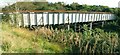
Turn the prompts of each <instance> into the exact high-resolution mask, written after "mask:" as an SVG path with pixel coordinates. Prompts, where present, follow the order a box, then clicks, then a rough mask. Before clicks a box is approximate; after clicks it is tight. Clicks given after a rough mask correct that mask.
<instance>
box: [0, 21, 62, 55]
mask: <svg viewBox="0 0 120 55" xmlns="http://www.w3.org/2000/svg"><path fill="white" fill-rule="evenodd" d="M0 35H1V36H0V38H2V39H1V41H2V46H1V49H2V51H3V52H7V53H24V52H25V53H32V52H33V53H56V52H62V48H63V47H61V46H60V45H58V44H56V43H51V42H48V41H46V40H45V39H43V38H42V36H41V35H36V32H35V31H30V30H28V29H25V28H15V27H11V26H9V25H8V24H7V23H2V28H1V31H0Z"/></svg>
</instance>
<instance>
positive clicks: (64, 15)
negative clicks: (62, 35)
mask: <svg viewBox="0 0 120 55" xmlns="http://www.w3.org/2000/svg"><path fill="white" fill-rule="evenodd" d="M64 16H65V14H64V13H63V24H65V17H64Z"/></svg>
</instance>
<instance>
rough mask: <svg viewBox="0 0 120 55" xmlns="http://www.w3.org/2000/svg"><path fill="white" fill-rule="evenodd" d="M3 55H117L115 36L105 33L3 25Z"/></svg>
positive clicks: (86, 28) (119, 46) (118, 45)
mask: <svg viewBox="0 0 120 55" xmlns="http://www.w3.org/2000/svg"><path fill="white" fill-rule="evenodd" d="M1 29H2V32H0V33H1V34H2V36H1V38H2V46H1V48H2V50H3V52H10V53H11V52H13V53H14V52H16V53H19V52H25V53H26V52H28V53H118V52H119V49H120V43H119V40H120V39H119V36H118V33H117V32H105V31H104V30H102V29H99V28H95V29H93V30H90V29H89V28H88V27H87V25H84V31H83V32H79V33H78V32H74V31H73V30H69V31H68V30H57V29H55V30H53V29H47V28H44V27H43V28H40V29H37V30H29V29H25V28H15V27H11V26H9V25H8V24H6V23H3V24H2V28H1Z"/></svg>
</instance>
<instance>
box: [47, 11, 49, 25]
mask: <svg viewBox="0 0 120 55" xmlns="http://www.w3.org/2000/svg"><path fill="white" fill-rule="evenodd" d="M47 24H48V25H49V12H48V13H47Z"/></svg>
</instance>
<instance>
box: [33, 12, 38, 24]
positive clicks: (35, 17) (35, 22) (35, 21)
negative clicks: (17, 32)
mask: <svg viewBox="0 0 120 55" xmlns="http://www.w3.org/2000/svg"><path fill="white" fill-rule="evenodd" d="M34 16H35V18H34V19H35V25H36V26H38V23H37V13H35V15H34Z"/></svg>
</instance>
